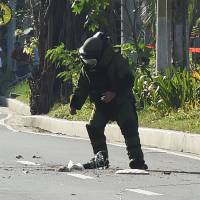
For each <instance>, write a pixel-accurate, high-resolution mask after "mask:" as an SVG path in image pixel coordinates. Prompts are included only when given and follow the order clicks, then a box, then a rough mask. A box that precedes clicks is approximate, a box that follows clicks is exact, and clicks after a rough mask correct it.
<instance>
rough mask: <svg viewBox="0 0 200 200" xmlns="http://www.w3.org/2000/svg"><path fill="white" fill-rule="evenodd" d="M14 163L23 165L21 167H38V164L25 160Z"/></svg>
mask: <svg viewBox="0 0 200 200" xmlns="http://www.w3.org/2000/svg"><path fill="white" fill-rule="evenodd" d="M16 162H18V163H20V164H23V165H37V166H38V165H40V164H37V163H34V162H31V161H27V160H17V161H16Z"/></svg>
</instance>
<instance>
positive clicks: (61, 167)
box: [57, 166, 69, 172]
mask: <svg viewBox="0 0 200 200" xmlns="http://www.w3.org/2000/svg"><path fill="white" fill-rule="evenodd" d="M57 171H58V172H69V169H68V168H67V167H66V166H60V167H59V168H58V170H57Z"/></svg>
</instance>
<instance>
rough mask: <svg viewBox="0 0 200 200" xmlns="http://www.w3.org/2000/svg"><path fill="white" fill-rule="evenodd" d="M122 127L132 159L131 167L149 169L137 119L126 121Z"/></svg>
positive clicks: (129, 155)
mask: <svg viewBox="0 0 200 200" xmlns="http://www.w3.org/2000/svg"><path fill="white" fill-rule="evenodd" d="M136 116H137V115H136ZM136 119H137V118H136ZM120 128H121V131H122V134H123V136H124V139H125V143H126V150H127V153H128V157H129V159H130V163H129V167H130V168H131V169H144V170H146V169H148V167H147V165H146V164H145V161H144V155H143V152H142V148H141V144H140V137H139V132H138V123H137V120H135V121H133V120H132V121H131V120H130V121H126V123H124V124H123V126H121V127H120Z"/></svg>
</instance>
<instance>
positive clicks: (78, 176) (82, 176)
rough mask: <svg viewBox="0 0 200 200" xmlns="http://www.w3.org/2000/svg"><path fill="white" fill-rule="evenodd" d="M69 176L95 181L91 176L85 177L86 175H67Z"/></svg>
mask: <svg viewBox="0 0 200 200" xmlns="http://www.w3.org/2000/svg"><path fill="white" fill-rule="evenodd" d="M67 175H68V176H74V177H76V178H80V179H95V178H93V177H91V176H85V175H82V174H74V173H67Z"/></svg>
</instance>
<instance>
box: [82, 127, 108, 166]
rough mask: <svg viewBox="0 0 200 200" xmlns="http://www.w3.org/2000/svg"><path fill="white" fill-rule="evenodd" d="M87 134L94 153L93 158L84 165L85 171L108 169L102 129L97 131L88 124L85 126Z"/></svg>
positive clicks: (104, 137) (106, 150)
mask: <svg viewBox="0 0 200 200" xmlns="http://www.w3.org/2000/svg"><path fill="white" fill-rule="evenodd" d="M86 128H87V132H88V135H89V138H90V142H91V145H92V148H93V152H94V155H95V156H94V158H92V159H91V160H90V161H89V162H88V163H85V164H84V168H85V169H95V168H108V167H109V161H108V149H107V145H106V136H105V135H104V129H97V128H96V127H93V126H91V125H89V124H87V125H86Z"/></svg>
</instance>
